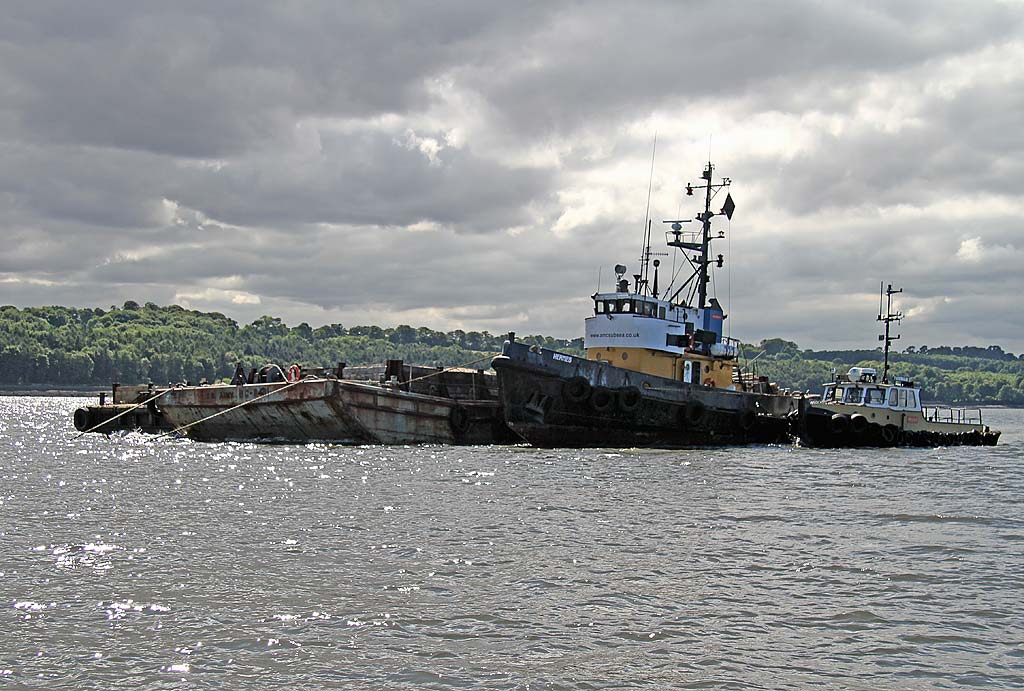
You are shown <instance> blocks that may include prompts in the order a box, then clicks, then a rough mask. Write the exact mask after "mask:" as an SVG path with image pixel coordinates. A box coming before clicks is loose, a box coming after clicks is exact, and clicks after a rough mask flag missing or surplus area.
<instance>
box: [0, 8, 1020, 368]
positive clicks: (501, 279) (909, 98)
mask: <svg viewBox="0 0 1024 691" xmlns="http://www.w3.org/2000/svg"><path fill="white" fill-rule="evenodd" d="M1022 21H1024V8H1022V7H1021V6H1020V5H1019V4H1015V3H1000V2H991V3H977V2H943V3H933V2H918V1H914V2H910V1H908V2H898V3H881V2H878V3H855V4H851V3H844V2H818V1H810V0H807V1H804V2H788V3H777V4H776V3H772V4H764V3H761V4H755V5H751V4H750V3H740V2H723V3H714V4H708V3H697V2H674V1H673V2H669V1H665V2H657V1H653V0H652V1H650V2H639V3H621V2H610V1H609V2H604V1H601V2H598V1H594V2H571V3H541V2H536V3H481V2H472V1H469V0H466V1H463V2H435V3H336V2H315V1H310V2H304V3H249V2H240V1H236V0H230V1H227V2H218V3H208V2H198V1H186V2H176V3H166V2H164V3H159V2H129V1H127V0H124V1H122V0H116V1H110V2H104V3H93V4H88V3H79V2H70V1H68V2H49V1H46V0H39V1H37V2H32V3H14V4H12V5H11V6H10V7H7V8H5V18H4V22H2V23H0V235H2V239H3V240H4V243H5V251H4V252H3V253H2V254H0V302H3V303H14V304H20V305H30V304H44V303H49V304H52V303H64V304H80V305H101V306H105V305H108V304H115V303H120V302H123V301H124V300H127V299H132V300H137V301H144V300H153V301H156V302H165V303H166V302H171V301H175V300H177V301H181V302H185V303H188V304H190V305H191V306H194V307H196V308H199V309H211V310H217V311H221V312H225V313H227V314H229V315H231V316H236V317H238V318H240V319H241V318H245V319H249V318H252V317H255V316H258V315H259V314H261V313H274V314H280V315H281V316H284V317H286V318H287V319H291V320H293V321H310V322H317V321H328V320H344V321H346V322H347V323H355V322H358V321H374V320H377V321H380V322H381V323H383V324H394V323H398V322H402V321H407V322H408V321H414V320H417V319H419V320H427V321H423V322H422V323H423V324H424V325H428V326H431V327H434V328H442V329H446V328H467V327H468V328H489V329H491V330H499V329H503V328H509V329H515V330H519V331H532V332H540V331H543V332H547V333H552V334H555V335H565V336H574V335H578V334H579V333H580V331H581V328H582V317H583V316H585V314H586V312H587V310H588V306H587V300H586V295H587V294H589V293H590V292H592V291H593V290H594V289H595V288H596V283H597V277H598V268H599V267H608V266H610V265H612V264H614V263H617V262H627V263H630V262H632V263H635V261H636V259H635V257H636V256H638V255H639V246H638V245H639V235H640V233H639V230H640V222H641V218H642V217H643V214H642V213H641V212H642V211H643V208H644V207H643V205H644V201H645V198H646V193H647V175H648V173H649V166H650V151H651V140H652V138H653V135H654V134H655V132H658V133H659V145H658V146H659V154H658V166H657V173H656V175H655V179H654V180H653V181H652V182H653V191H654V195H653V198H652V202H653V203H652V209H651V214H652V217H653V218H654V219H655V220H658V219H659V218H664V217H666V216H671V215H674V214H677V213H678V214H683V215H687V214H690V213H692V212H693V211H695V210H696V209H695V208H693V209H690V208H688V207H686V206H685V204H686V203H687V202H688V200H687V199H685V198H681V197H680V191H681V189H682V185H683V184H684V183H685V182H686V180H687V179H695V178H697V177H698V176H699V172H700V167H701V165H702V161H703V160H706V157H707V153H708V149H709V146H708V139H709V135H714V137H715V146H714V147H713V153H714V155H715V156H716V159H717V163H718V164H720V168H719V172H720V173H721V174H724V175H729V176H732V177H733V178H734V180H735V181H736V183H735V185H734V189H733V194H734V197H735V198H736V200H737V203H738V205H739V210H738V213H737V216H736V218H735V219H734V221H733V224H732V227H730V228H729V231H730V240H729V242H730V243H734V244H732V245H731V248H732V249H733V250H734V253H733V255H734V256H731V257H730V260H731V261H730V263H729V269H727V271H726V272H720V273H719V275H718V276H717V277H716V282H717V285H718V286H719V288H720V291H723V290H724V291H727V292H728V296H729V299H730V308H731V311H732V313H733V320H732V321H733V322H734V323H733V324H732V328H735V329H737V331H738V332H739V333H734V335H739V336H741V337H744V338H748V339H752V340H756V339H757V338H762V337H772V336H782V337H786V338H790V339H792V340H796V341H798V342H799V343H801V345H808V346H810V345H815V346H828V345H835V344H843V345H857V342H858V340H863V337H864V336H863V329H862V328H861V326H860V324H858V323H856V320H849V319H846V318H845V317H846V315H849V314H854V313H859V312H860V311H863V310H867V312H866V314H865V315H864V316H865V319H864V323H865V324H869V325H870V322H871V317H872V310H873V309H874V307H873V306H872V300H873V298H872V294H873V291H874V290H875V289H876V287H877V283H878V281H880V280H893V281H894V282H897V283H901V282H902V283H906V288H907V292H906V294H905V301H906V304H907V306H908V308H914V309H915V317H914V320H913V322H912V323H913V324H914V329H915V330H916V333H917V334H919V335H920V336H921V338H920V339H917V340H928V341H929V342H931V343H933V344H938V343H939V342H940V341H941V340H942V339H943V338H945V339H946V340H948V341H949V342H950V343H951V344H952V343H967V342H971V340H972V339H974V338H982V340H985V341H991V342H999V343H1002V344H1003V345H1004V346H1007V347H1009V348H1011V349H1016V350H1021V349H1024V325H1020V324H1018V322H1019V321H1020V320H1013V319H1006V318H1005V314H1004V310H1008V309H1009V310H1013V309H1015V307H1014V305H1015V304H1016V303H1015V302H1014V301H1013V297H1014V296H1015V295H1019V294H1020V293H1021V292H1022V291H1024V279H1022V278H1021V277H1020V275H1019V274H1021V273H1024V272H1020V271H1019V268H1020V266H1021V265H1022V263H1024V262H1021V260H1022V258H1024V247H1022V244H1024V241H1022V240H1021V239H1020V238H1021V237H1022V236H1021V232H1020V231H1021V224H1020V221H1019V219H1020V218H1021V214H1022V212H1024V198H1022V193H1021V190H1022V189H1024V163H1022V161H1024V156H1022V154H1024V133H1022V130H1021V128H1020V126H1019V123H1020V122H1021V120H1022V118H1024V96H1022V94H1024V73H1022V70H1021V68H1020V67H1019V65H1020V64H1024V44H1022V42H1021V40H1020V39H1019V36H1020V35H1021V29H1022ZM720 142H721V143H720ZM730 142H731V143H730ZM666 151H667V152H668V153H664V152H666ZM719 157H721V158H719ZM669 167H672V168H673V169H674V170H673V171H672V172H663V171H665V170H666V169H667V168H669ZM676 169H677V170H676ZM720 250H721V248H718V250H716V251H720ZM605 280H607V278H605ZM605 285H607V283H606V284H605ZM275 310H277V311H275ZM966 310H970V312H971V314H972V321H973V322H974V323H975V324H977V323H984V324H985V327H986V328H985V329H984V331H985V334H984V337H982V336H981V335H980V334H977V333H976V332H977V330H978V329H977V328H975V327H971V326H969V325H967V324H966V323H964V322H963V320H962V319H960V320H959V321H958V319H957V318H956V317H957V316H960V317H962V315H963V314H964V312H965V311H966ZM837 314H842V315H843V316H844V318H843V319H837V318H836V315H837ZM867 328H868V330H869V331H870V328H871V327H870V326H868V327H867ZM871 336H872V334H871V333H868V337H871ZM908 338H911V337H910V336H908ZM869 340H870V338H869ZM911 342H913V341H911ZM987 344H988V343H985V345H987Z"/></svg>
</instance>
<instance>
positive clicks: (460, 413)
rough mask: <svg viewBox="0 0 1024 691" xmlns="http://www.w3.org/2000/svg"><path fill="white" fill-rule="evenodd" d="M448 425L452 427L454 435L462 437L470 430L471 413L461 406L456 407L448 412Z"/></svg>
mask: <svg viewBox="0 0 1024 691" xmlns="http://www.w3.org/2000/svg"><path fill="white" fill-rule="evenodd" d="M448 424H449V425H451V428H452V433H454V434H455V435H456V436H460V435H462V434H465V433H466V430H468V429H469V413H468V412H467V411H466V409H465V408H463V407H462V406H461V405H454V406H452V409H451V410H450V411H448Z"/></svg>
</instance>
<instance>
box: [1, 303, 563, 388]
mask: <svg viewBox="0 0 1024 691" xmlns="http://www.w3.org/2000/svg"><path fill="white" fill-rule="evenodd" d="M504 339H505V336H504V334H503V335H492V334H489V333H487V332H486V331H483V332H477V331H469V332H465V331H450V332H447V333H444V332H440V331H433V330H431V329H428V328H425V327H421V328H413V327H411V326H405V325H402V326H397V327H395V328H393V329H382V328H380V327H378V326H353V327H348V328H346V327H344V326H342V325H341V324H330V325H327V326H322V327H320V328H317V329H314V328H312V327H310V326H309V325H308V324H305V323H303V324H299V325H297V326H294V327H290V328H289V327H288V326H287V325H285V324H284V323H283V322H282V321H281V320H280V319H277V318H275V317H260V318H259V319H257V320H256V321H254V322H253V323H251V324H247V325H245V326H241V327H240V326H239V325H238V324H237V323H236V322H235V321H234V320H232V319H229V318H228V317H225V316H224V315H223V314H220V313H218V312H197V311H194V310H186V309H184V308H182V307H178V306H177V305H171V306H169V307H160V306H157V305H154V304H153V303H146V304H145V305H141V306H140V305H138V304H137V303H135V302H126V303H125V304H124V306H123V307H121V308H111V309H110V310H103V309H88V308H87V309H74V308H68V307H28V308H25V309H18V308H15V307H11V306H5V307H0V385H3V384H8V385H27V384H54V385H102V386H106V385H107V384H109V383H110V382H111V381H118V382H120V383H122V384H132V383H141V382H147V381H152V382H154V383H158V384H165V383H167V382H179V381H192V382H199V381H201V380H204V379H205V380H207V381H215V380H218V379H223V378H228V377H230V376H231V375H232V373H233V372H234V370H235V363H238V362H240V363H242V364H243V365H244V366H245V367H246V368H250V367H260V366H262V365H264V364H266V363H268V362H277V363H280V364H288V363H292V362H298V363H300V364H303V365H306V366H325V367H326V366H334V365H336V364H337V363H339V362H346V363H348V364H349V365H365V364H379V363H382V362H383V361H384V360H386V359H388V358H396V359H404V360H406V361H407V362H413V363H417V364H425V365H442V366H452V365H459V364H463V363H466V362H469V361H471V360H475V359H478V358H480V357H482V356H484V355H487V354H490V353H496V352H498V351H500V350H501V344H502V342H503V341H504ZM522 340H524V341H526V342H530V343H538V344H540V345H543V346H546V347H548V348H557V349H559V350H564V351H567V352H575V353H578V354H582V346H583V342H582V339H576V340H574V341H567V340H564V339H555V338H549V337H546V336H525V337H522ZM479 366H481V367H486V366H487V363H486V361H484V362H482V363H480V364H479Z"/></svg>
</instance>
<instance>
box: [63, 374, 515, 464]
mask: <svg viewBox="0 0 1024 691" xmlns="http://www.w3.org/2000/svg"><path fill="white" fill-rule="evenodd" d="M342 370H343V367H339V368H338V370H337V371H336V372H334V371H328V370H320V371H313V372H306V373H303V372H302V371H301V369H300V368H298V367H297V366H293V367H291V368H289V371H288V373H285V371H284V370H282V369H281V368H280V367H277V366H276V365H274V366H269V367H265V368H263V370H261V374H260V376H259V377H251V378H250V380H251V381H250V380H245V379H237V378H236V380H235V382H234V383H232V384H213V385H201V386H173V387H163V388H155V387H151V386H146V387H115V388H114V391H113V396H112V402H111V403H110V404H107V403H106V402H105V401H104V400H101V404H100V405H99V406H88V407H85V408H80V409H78V410H77V411H75V417H74V422H75V427H76V428H77V429H78V430H79V431H81V432H86V431H96V432H110V431H113V430H115V429H140V430H142V431H144V432H151V433H157V434H171V433H177V434H184V435H187V436H188V437H190V438H193V439H196V440H200V441H264V442H284V443H308V442H314V441H323V442H332V443H342V444H491V443H508V442H512V441H515V440H516V438H515V435H513V434H512V432H511V431H510V430H509V429H508V427H507V426H506V425H505V421H504V417H503V415H502V407H501V402H500V400H499V397H498V392H497V381H496V378H495V376H494V375H493V374H487V373H485V372H483V371H482V370H462V369H454V370H453V369H447V370H444V369H439V368H431V367H420V366H414V365H405V364H404V363H402V362H401V361H400V360H391V361H388V363H387V364H386V365H385V366H384V367H383V368H381V367H363V368H358V367H357V368H351V371H350V372H348V373H347V374H348V376H345V377H341V376H338V375H340V374H342V373H343V372H342ZM118 416H120V417H118ZM115 418H117V419H115Z"/></svg>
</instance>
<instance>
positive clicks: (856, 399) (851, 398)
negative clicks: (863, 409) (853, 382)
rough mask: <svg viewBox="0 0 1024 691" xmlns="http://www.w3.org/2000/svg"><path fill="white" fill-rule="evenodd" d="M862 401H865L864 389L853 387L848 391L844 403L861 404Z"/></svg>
mask: <svg viewBox="0 0 1024 691" xmlns="http://www.w3.org/2000/svg"><path fill="white" fill-rule="evenodd" d="M862 400H864V389H862V388H861V387H859V386H851V387H849V388H847V389H846V395H845V396H843V403H860V402H861V401H862Z"/></svg>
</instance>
